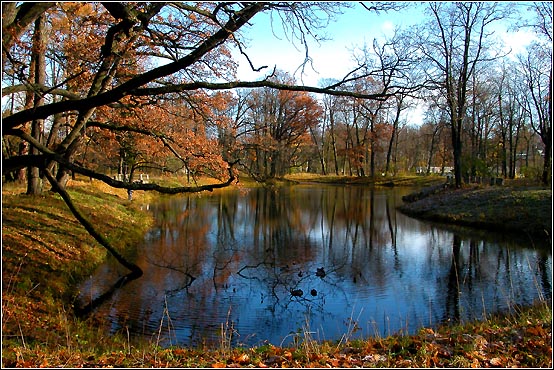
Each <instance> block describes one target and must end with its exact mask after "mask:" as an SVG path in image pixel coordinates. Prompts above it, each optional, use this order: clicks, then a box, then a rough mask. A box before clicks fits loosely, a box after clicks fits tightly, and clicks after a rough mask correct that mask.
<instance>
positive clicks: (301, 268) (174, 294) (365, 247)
mask: <svg viewBox="0 0 554 370" xmlns="http://www.w3.org/2000/svg"><path fill="white" fill-rule="evenodd" d="M407 192H409V190H408V189H405V190H398V189H393V190H372V189H369V188H367V187H361V186H319V187H315V186H293V187H285V188H268V189H264V188H253V189H243V190H234V189H226V190H223V191H219V192H216V193H214V194H210V195H205V194H202V195H190V196H186V197H180V198H175V197H174V198H169V199H167V200H164V201H162V202H160V203H158V204H154V205H151V207H150V208H151V210H152V211H153V212H154V214H155V216H156V219H157V220H158V222H157V224H156V226H155V227H154V228H153V229H152V230H151V232H150V233H149V234H148V236H147V238H146V240H145V243H144V245H143V246H142V247H141V248H139V251H138V253H137V260H136V261H135V262H136V263H137V265H138V266H139V267H141V268H142V269H143V271H144V276H143V277H141V278H140V279H137V280H134V281H130V282H128V283H127V284H126V285H125V286H124V287H123V288H122V289H119V290H118V291H116V292H114V294H113V295H112V296H111V297H110V298H109V300H108V301H107V302H105V303H103V304H102V305H101V306H100V307H98V308H96V310H95V311H94V315H96V317H98V318H100V319H104V320H105V321H106V322H107V323H108V324H109V325H110V327H111V328H112V330H113V331H117V330H125V331H126V330H129V333H132V334H133V335H136V336H146V337H153V336H156V340H159V338H158V336H160V335H163V338H164V340H165V341H164V344H165V345H170V344H199V343H203V342H210V341H214V342H217V341H218V340H219V339H220V338H221V331H222V328H223V329H225V327H226V326H227V327H228V329H231V327H232V333H234V334H235V335H234V337H233V343H234V344H248V345H252V344H260V343H265V341H270V342H272V343H274V344H276V345H279V344H281V343H282V342H283V341H285V342H286V341H290V340H293V339H294V337H295V335H297V334H298V333H299V331H302V328H303V327H304V326H305V325H306V322H309V326H310V330H312V331H313V332H314V333H315V334H312V336H313V337H314V338H315V339H340V338H341V336H342V335H343V334H345V333H347V331H349V330H350V329H351V328H352V325H353V321H356V323H355V324H356V327H357V328H359V329H360V330H358V331H357V332H356V333H355V334H356V335H366V336H367V335H376V334H378V335H386V334H390V333H392V332H396V331H399V330H402V331H405V332H413V331H415V330H417V329H418V328H419V327H421V326H422V325H436V324H438V323H440V322H443V321H445V320H466V319H473V318H479V317H481V316H482V315H483V314H488V313H490V312H493V311H496V310H499V309H507V308H510V307H511V306H512V305H513V304H520V303H530V302H531V301H532V300H534V299H536V298H537V297H539V296H542V297H550V296H551V281H552V276H551V272H550V271H551V266H552V258H551V254H550V253H549V251H548V249H546V250H545V251H543V250H536V249H532V248H523V247H522V246H521V245H518V243H516V242H514V240H513V238H510V239H507V240H503V239H502V238H501V237H500V236H498V235H494V234H489V235H488V236H486V237H476V236H475V235H476V233H474V232H473V231H469V232H468V233H464V232H462V231H461V230H459V231H456V233H453V232H451V231H447V230H445V229H443V228H440V227H438V226H435V225H431V224H428V223H422V222H419V221H417V220H414V219H411V218H409V217H406V216H404V215H402V214H400V213H397V212H396V205H397V204H400V202H401V201H400V199H401V196H402V195H404V194H406V193H407ZM318 269H319V270H318ZM318 271H320V272H319V273H318ZM323 271H324V273H323ZM121 274H122V272H121V271H118V266H117V264H110V263H107V264H106V265H104V266H101V267H100V268H99V270H98V272H97V273H96V274H95V275H94V276H93V278H92V279H91V280H89V281H88V282H86V283H85V284H84V285H83V287H82V289H81V290H82V291H83V294H82V296H81V305H82V306H85V305H87V304H89V303H90V302H91V300H93V299H94V297H97V296H100V295H101V294H102V292H103V291H106V290H107V289H109V287H110V284H113V283H114V282H115V281H116V280H117V278H118V277H119V276H120V275H121ZM222 325H223V326H222ZM351 334H352V335H354V333H351Z"/></svg>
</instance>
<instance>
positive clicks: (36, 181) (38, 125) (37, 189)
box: [27, 15, 46, 195]
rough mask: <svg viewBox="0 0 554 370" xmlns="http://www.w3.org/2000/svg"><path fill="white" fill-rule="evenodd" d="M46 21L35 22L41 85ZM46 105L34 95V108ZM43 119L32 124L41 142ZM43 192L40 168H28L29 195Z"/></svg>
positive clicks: (37, 73) (35, 50)
mask: <svg viewBox="0 0 554 370" xmlns="http://www.w3.org/2000/svg"><path fill="white" fill-rule="evenodd" d="M45 24H46V19H45V16H44V15H41V16H40V17H38V18H37V20H36V21H35V33H34V35H33V51H32V55H31V68H33V69H34V71H33V75H34V82H35V83H36V84H39V85H44V84H45V83H46V58H45V50H46V32H45ZM43 104H44V98H43V97H42V93H39V92H35V93H34V94H33V106H34V107H35V108H36V107H40V106H41V105H43ZM43 121H44V120H42V119H36V120H33V121H32V123H31V136H32V137H34V138H35V139H37V141H39V142H40V141H41V136H42V124H43ZM29 154H31V155H38V154H40V152H39V150H38V149H37V148H35V147H33V146H31V148H30V153H29ZM41 191H42V186H41V180H40V171H39V169H38V167H28V169H27V194H30V195H39V194H40V193H41Z"/></svg>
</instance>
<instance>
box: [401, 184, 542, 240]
mask: <svg viewBox="0 0 554 370" xmlns="http://www.w3.org/2000/svg"><path fill="white" fill-rule="evenodd" d="M420 194H421V195H419V196H417V195H416V196H412V197H405V201H406V202H405V203H404V204H403V205H401V206H400V207H399V210H400V211H401V212H403V213H405V214H407V215H409V216H413V217H416V218H420V219H425V220H429V221H436V222H441V223H448V224H456V225H463V226H471V227H474V228H478V229H485V230H491V231H500V232H509V233H514V234H515V233H517V234H520V235H525V236H528V237H529V238H530V240H532V239H540V240H551V237H552V190H551V189H547V188H543V187H538V186H518V185H515V184H513V185H511V186H466V187H464V188H461V189H449V188H446V187H442V188H441V189H438V190H436V191H430V192H427V193H426V192H422V193H420Z"/></svg>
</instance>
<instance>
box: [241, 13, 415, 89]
mask: <svg viewBox="0 0 554 370" xmlns="http://www.w3.org/2000/svg"><path fill="white" fill-rule="evenodd" d="M353 4H354V7H353V8H352V9H345V10H344V14H342V15H340V16H338V17H337V19H336V20H335V21H333V22H331V23H330V24H329V25H328V26H327V27H326V28H325V30H324V31H323V30H322V31H321V33H325V34H326V36H327V37H329V38H331V39H332V40H329V41H323V42H321V43H319V44H318V43H317V42H316V41H314V40H313V39H309V40H308V48H309V55H310V56H311V58H312V59H313V67H314V68H313V69H315V71H314V70H313V69H312V68H311V67H310V66H306V69H305V74H304V75H302V76H301V75H300V71H298V72H297V73H296V75H295V77H296V78H297V79H298V80H300V78H302V79H303V82H304V83H305V84H306V85H313V86H317V85H318V82H319V80H320V79H321V78H336V79H339V78H341V77H343V76H344V75H345V74H346V73H347V72H349V71H350V70H351V68H352V67H353V66H355V63H354V62H353V61H352V49H354V48H356V47H358V48H359V47H361V46H363V44H364V42H367V43H369V44H371V43H372V42H373V38H375V37H377V38H381V37H383V36H384V35H386V34H388V35H391V34H392V33H391V32H392V31H393V29H394V27H395V24H396V25H409V24H410V23H413V22H415V21H417V19H418V17H413V13H414V12H416V10H415V9H412V10H411V11H410V12H411V14H410V13H408V14H407V13H402V14H397V13H379V14H378V15H377V14H374V13H370V12H368V11H367V10H366V9H364V8H363V7H362V6H361V5H359V4H358V3H353ZM273 20H274V22H273V26H272V25H271V18H270V15H269V14H259V15H256V16H255V17H254V20H253V26H252V27H248V28H247V30H246V32H245V35H246V37H248V38H249V39H250V40H251V41H250V43H249V48H248V54H249V56H250V57H251V59H252V62H253V63H254V64H255V66H256V67H259V66H261V65H267V66H268V67H269V68H268V69H266V70H264V71H261V72H259V73H254V72H250V71H249V70H250V67H249V66H248V63H246V62H245V61H244V60H242V59H243V58H239V61H240V67H239V77H241V78H243V79H256V78H260V77H263V76H265V74H267V73H268V72H269V71H270V70H272V69H273V67H274V66H275V65H277V68H279V69H282V70H285V71H288V72H290V73H294V72H295V70H296V69H297V68H298V67H299V66H300V65H301V64H302V62H303V61H304V57H305V50H304V46H303V45H300V44H299V42H297V41H296V43H295V44H296V48H295V47H294V46H293V44H292V42H291V41H289V40H287V38H286V36H285V33H284V31H283V29H282V26H281V25H280V24H279V20H278V19H277V18H276V17H274V18H273ZM272 29H273V31H272ZM316 71H317V72H319V73H316Z"/></svg>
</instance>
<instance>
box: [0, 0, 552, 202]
mask: <svg viewBox="0 0 554 370" xmlns="http://www.w3.org/2000/svg"><path fill="white" fill-rule="evenodd" d="M514 4H516V6H505V5H503V4H501V3H473V2H472V3H424V4H422V5H418V6H423V7H425V8H426V14H427V16H426V18H424V19H422V20H421V22H420V24H419V25H418V26H417V27H414V28H412V29H410V30H397V31H396V32H395V33H394V35H393V36H391V37H389V38H387V39H386V40H384V41H377V40H374V42H373V44H372V45H364V46H360V47H359V48H358V49H357V50H355V51H353V52H352V54H353V55H352V57H353V59H354V60H356V61H357V67H356V68H355V69H353V71H352V72H351V73H350V74H349V75H347V76H346V77H339V76H338V77H337V79H336V80H325V81H321V83H320V86H318V87H309V86H302V85H299V84H298V81H297V80H296V79H295V78H294V77H293V76H291V75H290V74H289V73H287V72H284V71H280V70H272V71H271V70H268V71H267V73H266V75H265V78H264V79H263V80H259V81H238V80H237V79H236V67H237V63H244V62H248V63H250V64H251V66H252V68H253V69H260V68H261V67H257V66H255V65H253V64H252V62H251V60H250V58H249V55H248V44H247V42H246V41H244V38H245V35H247V34H245V33H244V32H245V31H244V30H243V29H244V28H246V27H247V24H248V22H251V21H255V19H256V18H255V16H256V14H259V13H263V12H272V14H275V16H276V17H277V16H278V17H280V19H281V20H282V22H283V23H287V25H288V27H290V32H291V37H298V38H300V40H304V41H305V40H306V39H308V38H310V37H313V38H317V36H315V35H316V31H318V30H320V29H324V25H325V22H324V21H325V19H326V18H329V19H332V18H333V16H335V15H336V14H337V13H339V12H340V11H341V10H342V8H343V7H348V6H351V5H349V4H347V3H305V4H303V3H248V4H247V3H242V4H232V3H203V4H189V3H139V4H131V3H128V4H127V3H122V4H115V3H92V2H84V3H81V2H80V3H21V4H19V5H18V4H17V3H9V2H7V3H3V5H2V7H3V9H2V16H3V40H2V41H3V55H2V56H3V59H2V60H3V63H2V68H3V78H2V81H3V89H2V96H3V125H2V126H3V127H2V128H3V136H2V138H3V151H2V155H3V162H4V163H3V164H4V166H3V175H4V179H5V180H20V181H28V192H29V193H33V194H38V193H40V192H41V191H42V190H43V187H44V185H43V182H46V178H45V172H52V173H54V174H55V178H56V181H58V182H59V183H60V185H62V187H63V186H64V183H65V181H66V179H67V176H68V175H69V174H71V173H72V172H73V173H75V172H77V173H82V174H85V175H91V176H92V177H97V178H100V179H103V180H105V181H108V182H109V183H110V184H111V185H113V186H117V187H126V186H132V184H133V180H136V179H138V176H137V174H138V173H175V172H179V171H184V172H185V173H187V174H189V175H191V176H196V175H200V174H208V175H211V176H214V177H219V178H221V179H223V181H225V179H228V176H229V172H228V169H229V166H230V165H231V164H233V165H234V166H235V168H238V169H241V170H243V171H246V172H248V173H249V174H251V175H252V176H253V177H254V178H256V179H258V180H262V181H264V180H267V179H270V178H273V177H279V176H283V175H285V174H287V173H290V172H313V173H320V174H335V175H350V176H352V175H353V176H375V175H379V176H381V175H395V174H398V173H407V172H412V173H413V172H418V173H429V172H440V173H445V172H449V171H450V170H452V172H454V175H455V176H456V180H457V185H460V183H461V181H462V176H468V175H469V176H497V177H505V178H514V177H515V176H518V175H524V176H527V177H533V178H537V179H541V180H542V181H543V182H544V183H548V181H550V171H551V170H550V162H551V116H552V115H551V105H552V104H551V98H550V91H551V86H552V82H551V78H552V77H551V76H552V72H551V71H552V63H551V60H552V50H551V41H552V28H551V25H552V6H551V4H550V3H514ZM406 6H415V5H409V4H402V3H384V2H380V3H372V5H371V6H368V5H366V10H367V12H368V16H369V14H370V13H371V12H379V11H388V12H394V11H398V10H401V9H402V8H404V7H406ZM514 20H518V21H517V22H516V21H514ZM499 22H505V23H512V24H515V25H516V28H519V29H524V30H529V29H530V30H532V31H534V32H535V34H536V38H535V40H534V41H532V42H531V43H530V44H529V46H528V47H527V48H526V50H525V51H524V52H522V53H520V54H517V55H513V53H509V52H507V51H506V49H505V48H504V47H503V45H501V44H499V40H500V39H498V38H496V36H497V35H496V34H495V33H494V31H495V28H494V27H495V25H496V24H497V23H499ZM291 47H292V45H291ZM233 49H234V50H239V51H240V53H241V54H240V59H239V58H237V57H236V55H237V54H236V53H235V54H233V52H232V50H233ZM306 51H307V52H308V50H306ZM414 106H420V107H421V106H424V107H425V110H426V112H425V119H424V122H423V124H421V125H415V124H413V122H412V121H411V120H410V117H409V116H408V117H406V116H405V115H403V113H404V112H406V111H407V110H409V109H410V108H414ZM114 174H123V175H124V177H118V179H123V180H126V181H120V182H118V181H110V180H109V179H107V177H109V178H113V175H114Z"/></svg>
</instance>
